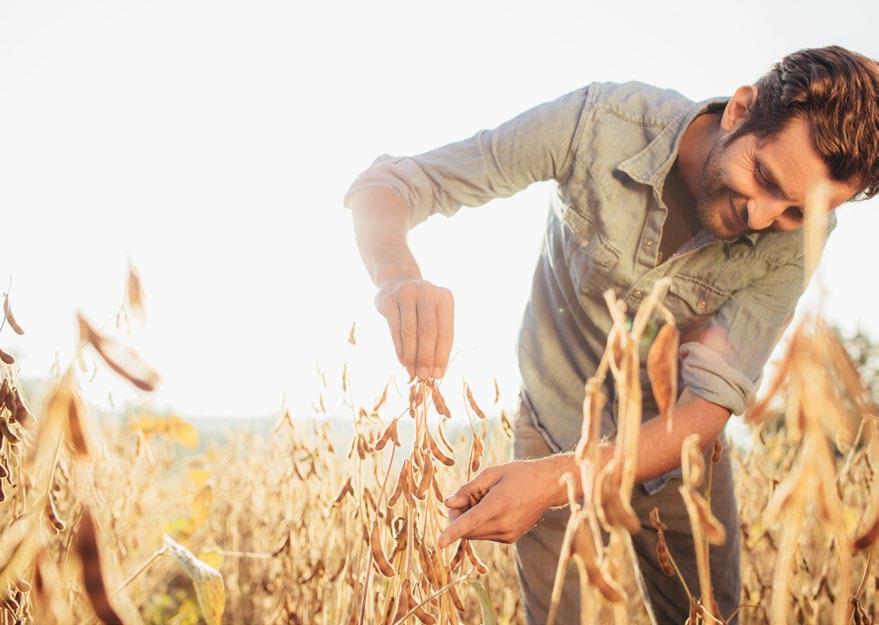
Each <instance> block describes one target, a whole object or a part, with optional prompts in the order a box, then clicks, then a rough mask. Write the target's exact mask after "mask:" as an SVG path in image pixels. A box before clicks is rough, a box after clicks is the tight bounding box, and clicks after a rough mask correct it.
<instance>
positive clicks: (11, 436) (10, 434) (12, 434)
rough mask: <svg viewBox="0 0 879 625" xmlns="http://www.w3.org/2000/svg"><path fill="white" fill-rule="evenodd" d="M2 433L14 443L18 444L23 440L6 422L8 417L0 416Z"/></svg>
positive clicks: (0, 432)
mask: <svg viewBox="0 0 879 625" xmlns="http://www.w3.org/2000/svg"><path fill="white" fill-rule="evenodd" d="M0 435H2V436H3V438H5V439H6V440H8V441H9V443H10V444H12V445H17V444H18V443H19V442H21V439H20V438H18V436H16V434H15V432H13V431H12V430H11V429H10V428H9V424H8V423H6V419H4V418H3V417H0Z"/></svg>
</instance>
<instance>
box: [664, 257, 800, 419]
mask: <svg viewBox="0 0 879 625" xmlns="http://www.w3.org/2000/svg"><path fill="white" fill-rule="evenodd" d="M803 267H804V265H803V260H802V258H799V259H792V260H791V261H790V262H788V263H785V264H783V265H781V266H778V267H775V268H774V269H772V270H771V271H769V272H768V273H766V274H764V275H763V276H761V277H759V278H758V279H756V280H755V281H753V282H752V283H751V284H750V285H748V286H747V287H746V288H744V289H741V290H739V291H737V292H735V293H733V294H732V295H731V296H730V298H729V299H727V300H726V302H724V303H723V305H722V306H721V307H720V309H719V310H718V311H717V312H716V313H715V314H714V316H713V317H712V318H711V319H710V320H709V322H708V323H707V324H706V327H705V329H704V330H703V331H702V332H701V333H700V335H699V336H698V337H697V338H696V340H693V341H688V342H685V343H683V344H681V348H680V356H681V381H682V383H683V385H684V386H685V387H686V388H689V389H690V390H691V391H692V392H693V393H694V394H696V395H698V396H700V397H702V398H703V399H705V400H707V401H710V402H711V403H714V404H718V405H720V406H723V407H725V408H727V409H729V410H730V411H731V412H732V413H733V414H743V413H744V412H745V410H746V409H747V408H748V407H749V406H750V405H751V404H752V403H753V402H754V397H755V394H756V392H757V388H758V387H759V385H760V380H761V379H762V376H763V367H764V366H765V365H766V361H767V360H768V359H769V356H770V355H771V354H772V350H773V349H774V348H775V346H776V345H777V344H778V342H779V340H780V339H781V337H782V335H783V334H784V331H785V330H786V329H787V327H788V325H790V322H791V321H792V320H793V313H794V308H795V307H796V304H797V301H798V300H799V298H800V295H802V293H803V290H804V285H803V278H804V268H803Z"/></svg>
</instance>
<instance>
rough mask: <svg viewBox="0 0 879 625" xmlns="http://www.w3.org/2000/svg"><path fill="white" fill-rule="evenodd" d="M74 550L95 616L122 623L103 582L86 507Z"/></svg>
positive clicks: (90, 519)
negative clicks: (80, 565) (80, 563)
mask: <svg viewBox="0 0 879 625" xmlns="http://www.w3.org/2000/svg"><path fill="white" fill-rule="evenodd" d="M76 552H77V554H78V555H79V559H80V562H82V574H83V582H84V583H85V590H86V595H87V596H88V598H89V601H90V602H91V604H92V608H93V609H94V611H95V614H96V615H97V617H98V618H99V619H100V620H102V621H103V622H104V623H107V624H108V625H109V624H111V623H124V621H123V620H122V619H121V618H120V617H119V615H118V614H117V613H116V611H115V610H114V609H113V606H112V605H111V603H110V594H109V593H108V591H107V587H106V585H105V583H104V576H103V574H102V572H101V556H100V551H99V548H98V536H97V530H96V528H95V523H94V521H93V520H92V516H91V514H90V513H89V511H88V510H87V509H86V510H85V511H84V512H83V514H82V519H81V521H80V523H79V531H78V532H77V534H76Z"/></svg>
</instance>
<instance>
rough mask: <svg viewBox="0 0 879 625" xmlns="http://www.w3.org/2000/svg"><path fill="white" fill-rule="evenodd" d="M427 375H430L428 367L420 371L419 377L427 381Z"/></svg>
mask: <svg viewBox="0 0 879 625" xmlns="http://www.w3.org/2000/svg"><path fill="white" fill-rule="evenodd" d="M427 375H428V373H427V367H421V368H420V369H419V370H418V377H419V378H421V379H422V380H426V379H427Z"/></svg>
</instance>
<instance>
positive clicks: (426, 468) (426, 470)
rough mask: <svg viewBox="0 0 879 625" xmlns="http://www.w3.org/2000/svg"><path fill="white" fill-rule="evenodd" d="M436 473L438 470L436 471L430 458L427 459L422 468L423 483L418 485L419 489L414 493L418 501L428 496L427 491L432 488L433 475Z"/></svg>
mask: <svg viewBox="0 0 879 625" xmlns="http://www.w3.org/2000/svg"><path fill="white" fill-rule="evenodd" d="M435 472H436V469H434V467H433V463H432V462H431V461H430V459H429V458H425V460H424V463H423V466H422V468H421V481H420V482H419V483H418V487H417V488H416V489H415V493H414V495H415V498H416V499H424V496H425V495H426V494H427V489H428V488H430V483H431V482H432V481H433V475H434V473H435Z"/></svg>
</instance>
